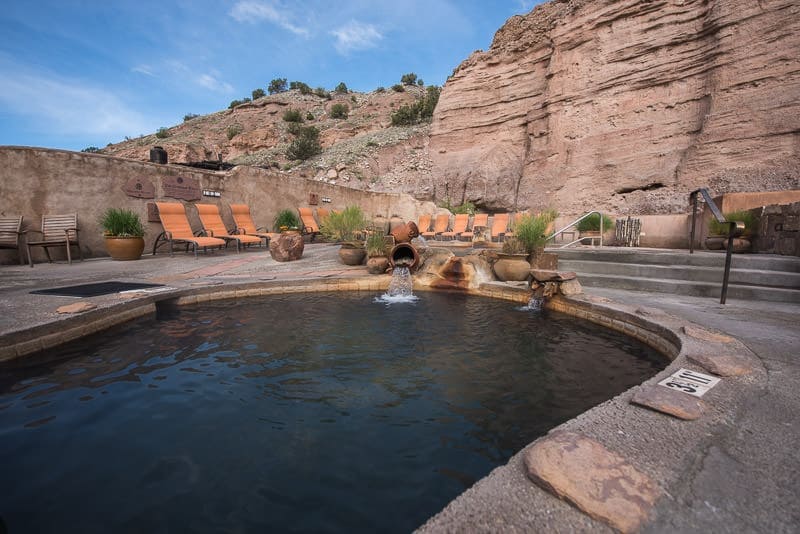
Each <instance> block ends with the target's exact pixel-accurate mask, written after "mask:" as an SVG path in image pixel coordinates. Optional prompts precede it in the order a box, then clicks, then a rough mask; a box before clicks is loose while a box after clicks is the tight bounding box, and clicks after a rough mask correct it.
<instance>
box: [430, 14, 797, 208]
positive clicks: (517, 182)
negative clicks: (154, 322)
mask: <svg viewBox="0 0 800 534" xmlns="http://www.w3.org/2000/svg"><path fill="white" fill-rule="evenodd" d="M429 151H430V156H431V158H432V160H433V173H432V176H433V177H434V178H433V181H432V183H433V186H434V187H435V190H436V191H435V195H436V196H437V197H439V198H442V197H445V196H447V197H450V198H451V199H452V200H453V201H456V202H460V201H461V200H462V199H466V200H472V201H474V202H476V203H477V204H478V205H480V206H482V207H484V208H487V209H505V208H509V209H513V208H514V207H515V206H516V207H519V208H529V207H530V208H534V209H537V208H542V207H546V206H555V207H557V208H558V209H559V210H560V211H561V212H562V213H580V212H583V211H585V210H588V209H590V208H602V209H605V210H610V211H613V212H615V213H619V214H636V213H670V212H673V213H675V212H684V211H686V209H687V197H688V193H689V192H690V191H691V190H693V189H695V188H697V187H701V186H707V187H709V188H710V189H711V190H712V191H713V192H714V193H715V194H719V193H723V192H729V191H754V190H783V189H797V188H800V4H799V3H798V2H797V1H796V0H759V1H751V0H707V1H690V0H651V1H640V0H594V1H588V0H570V1H552V2H550V3H547V4H544V5H542V6H539V7H537V8H536V9H534V10H533V11H532V12H531V13H530V14H528V15H526V16H518V17H513V18H511V19H509V21H508V22H507V23H506V24H505V25H504V26H503V27H502V28H501V29H500V30H499V31H498V32H497V34H496V36H495V39H494V42H493V43H492V46H491V48H490V49H489V50H487V51H486V52H476V53H474V54H473V55H472V56H470V57H469V58H468V59H467V60H465V61H464V62H463V63H462V64H461V65H460V66H459V67H458V68H457V69H456V70H455V72H454V73H453V75H452V76H451V77H450V79H449V80H448V81H447V83H446V84H445V87H444V89H443V91H442V95H441V98H440V100H439V105H438V107H437V109H436V113H435V114H434V122H433V125H432V128H431V138H430V146H429Z"/></svg>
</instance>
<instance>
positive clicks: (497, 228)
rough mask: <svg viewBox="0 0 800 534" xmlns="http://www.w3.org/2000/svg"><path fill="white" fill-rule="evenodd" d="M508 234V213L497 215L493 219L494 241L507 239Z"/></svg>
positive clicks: (492, 231)
mask: <svg viewBox="0 0 800 534" xmlns="http://www.w3.org/2000/svg"><path fill="white" fill-rule="evenodd" d="M506 232H508V213H495V215H494V217H493V218H492V230H491V233H492V239H495V238H496V239H497V240H498V241H499V240H500V239H502V238H504V237H505V235H506Z"/></svg>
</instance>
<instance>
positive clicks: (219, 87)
mask: <svg viewBox="0 0 800 534" xmlns="http://www.w3.org/2000/svg"><path fill="white" fill-rule="evenodd" d="M195 81H196V82H197V84H198V85H200V86H201V87H205V88H206V89H210V90H212V91H214V92H216V93H232V92H233V91H234V89H233V86H232V85H231V84H229V83H228V82H223V81H221V80H218V79H217V77H216V76H212V75H211V74H201V75H200V76H198V77H197V79H196V80H195Z"/></svg>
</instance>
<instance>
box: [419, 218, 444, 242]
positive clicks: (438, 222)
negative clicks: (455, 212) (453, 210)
mask: <svg viewBox="0 0 800 534" xmlns="http://www.w3.org/2000/svg"><path fill="white" fill-rule="evenodd" d="M449 224H450V215H448V214H447V213H441V214H439V215H437V216H436V219H434V221H433V230H431V231H429V232H425V233H423V234H422V237H424V238H426V239H428V238H434V239H435V238H437V237H438V236H439V234H441V233H442V232H446V231H447V226H448V225H449Z"/></svg>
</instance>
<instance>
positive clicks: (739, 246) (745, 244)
mask: <svg viewBox="0 0 800 534" xmlns="http://www.w3.org/2000/svg"><path fill="white" fill-rule="evenodd" d="M722 215H723V217H725V220H727V221H737V222H742V223H744V231H742V233H741V235H736V236H735V237H734V240H733V251H734V252H747V251H748V250H750V245H751V239H752V236H753V233H755V231H756V228H757V227H758V218H757V217H756V216H755V214H754V213H753V212H752V211H750V210H737V211H730V212H727V213H723V214H722ZM729 231H730V225H729V224H728V223H721V222H719V221H718V220H717V219H716V217H711V220H709V222H708V236H707V237H706V239H705V244H706V248H707V249H709V250H722V249H726V248H727V247H728V233H729Z"/></svg>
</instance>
